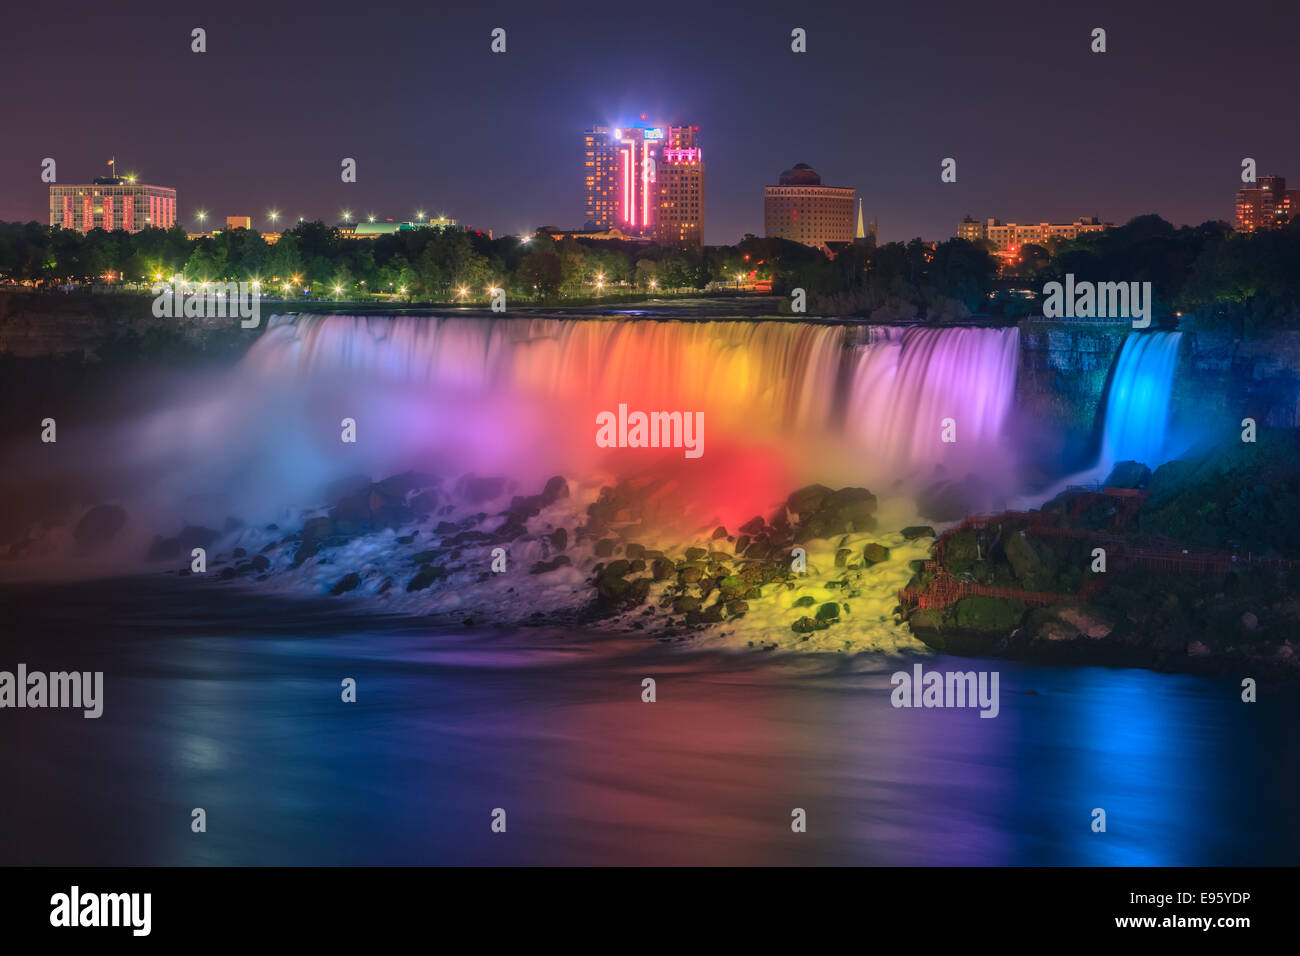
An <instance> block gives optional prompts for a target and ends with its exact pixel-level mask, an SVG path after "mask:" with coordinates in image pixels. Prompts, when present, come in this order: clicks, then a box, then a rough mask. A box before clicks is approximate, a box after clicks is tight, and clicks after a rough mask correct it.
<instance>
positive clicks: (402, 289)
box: [389, 282, 406, 295]
mask: <svg viewBox="0 0 1300 956" xmlns="http://www.w3.org/2000/svg"><path fill="white" fill-rule="evenodd" d="M389 285H392V283H391V282H390V283H389ZM397 291H398V292H400V293H401V294H402V295H406V286H402V287H401V288H400V289H398V290H397Z"/></svg>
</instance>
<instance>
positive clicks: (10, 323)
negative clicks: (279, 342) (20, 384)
mask: <svg viewBox="0 0 1300 956" xmlns="http://www.w3.org/2000/svg"><path fill="white" fill-rule="evenodd" d="M240 331H243V332H245V333H246V334H247V336H248V340H249V341H250V342H251V341H252V340H253V339H254V338H256V336H257V335H259V334H260V330H256V329H249V330H242V329H240V326H239V320H238V319H237V318H225V317H220V318H197V319H196V318H174V319H173V318H163V319H160V318H157V317H156V316H154V314H153V299H152V298H151V297H150V296H147V295H115V294H68V295H65V294H62V293H34V292H10V291H5V292H0V354H6V353H7V354H8V355H11V356H13V357H15V358H39V357H44V356H50V355H56V356H64V357H68V358H75V357H80V358H85V359H91V358H99V357H101V355H102V351H103V350H104V348H105V347H106V346H108V345H110V344H111V343H113V342H115V341H123V340H131V339H134V338H139V339H145V338H150V339H154V340H158V339H172V340H174V341H175V342H176V344H178V345H185V346H189V347H191V348H195V349H198V350H205V349H206V348H207V347H208V346H209V345H215V344H221V345H224V344H225V343H226V342H227V341H228V340H229V338H230V337H231V336H232V334H233V333H235V332H240Z"/></svg>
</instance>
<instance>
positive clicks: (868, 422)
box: [845, 327, 1020, 467]
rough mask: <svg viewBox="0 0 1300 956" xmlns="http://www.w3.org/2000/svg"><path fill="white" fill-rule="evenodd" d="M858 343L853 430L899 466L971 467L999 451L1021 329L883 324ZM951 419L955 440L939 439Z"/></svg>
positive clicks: (849, 419)
mask: <svg viewBox="0 0 1300 956" xmlns="http://www.w3.org/2000/svg"><path fill="white" fill-rule="evenodd" d="M884 331H887V332H888V333H890V334H887V335H879V336H877V335H873V336H871V338H870V340H869V344H867V345H865V346H863V347H862V348H861V349H860V352H859V355H858V356H857V358H856V360H855V362H854V368H853V372H852V379H851V383H850V386H849V398H848V403H849V405H848V409H847V411H846V415H845V424H846V428H847V430H848V432H849V434H850V435H851V436H853V437H855V438H856V439H858V440H860V441H861V442H863V443H865V444H867V445H869V446H870V448H871V449H872V451H873V453H874V454H875V455H877V456H879V457H880V458H881V459H882V460H884V461H886V462H888V463H890V464H893V465H896V466H903V467H905V466H909V465H911V466H919V465H926V464H933V463H939V462H942V461H945V460H946V459H947V460H951V456H950V455H949V454H948V453H950V452H965V453H967V454H965V455H961V456H959V457H960V458H962V459H963V460H964V461H965V462H966V465H967V466H969V465H970V464H971V462H972V461H973V460H976V459H977V458H978V456H981V455H985V454H988V453H997V452H998V451H999V450H1000V445H1001V441H1002V438H1003V426H1004V424H1005V421H1006V418H1007V414H1008V413H1009V411H1010V409H1011V404H1012V401H1013V399H1014V398H1015V390H1016V368H1017V365H1018V363H1019V359H1020V331H1019V329H1016V328H1008V329H979V328H947V329H937V328H924V327H914V328H908V329H905V330H903V329H888V330H884ZM946 419H951V421H952V423H953V426H954V431H955V437H956V441H955V442H953V443H951V446H950V447H945V444H946V443H944V442H943V441H941V439H940V430H941V424H942V423H943V422H944V421H945V420H946Z"/></svg>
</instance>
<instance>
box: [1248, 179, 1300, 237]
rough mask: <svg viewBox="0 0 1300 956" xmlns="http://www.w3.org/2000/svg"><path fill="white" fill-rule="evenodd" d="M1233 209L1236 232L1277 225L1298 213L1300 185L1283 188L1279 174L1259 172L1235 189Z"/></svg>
mask: <svg viewBox="0 0 1300 956" xmlns="http://www.w3.org/2000/svg"><path fill="white" fill-rule="evenodd" d="M1236 212H1237V215H1236V222H1235V223H1234V225H1235V226H1236V229H1237V231H1238V232H1255V231H1257V230H1260V229H1279V228H1281V227H1282V226H1285V225H1286V224H1287V223H1288V222H1290V221H1291V220H1292V219H1294V218H1295V217H1296V216H1300V189H1287V188H1286V179H1284V178H1283V177H1281V176H1260V177H1259V179H1258V181H1257V182H1256V183H1255V185H1254V186H1245V187H1242V188H1241V189H1239V190H1238V191H1237V209H1236Z"/></svg>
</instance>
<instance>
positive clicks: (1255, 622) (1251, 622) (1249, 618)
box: [1241, 611, 1259, 631]
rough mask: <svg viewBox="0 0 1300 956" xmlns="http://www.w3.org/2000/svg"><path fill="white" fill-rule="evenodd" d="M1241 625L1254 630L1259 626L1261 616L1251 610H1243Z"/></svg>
mask: <svg viewBox="0 0 1300 956" xmlns="http://www.w3.org/2000/svg"><path fill="white" fill-rule="evenodd" d="M1241 626H1242V627H1244V628H1245V629H1246V630H1248V631H1253V630H1255V628H1257V627H1259V618H1257V617H1256V616H1255V615H1254V614H1252V613H1251V612H1250V611H1243V612H1242V615H1241Z"/></svg>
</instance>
